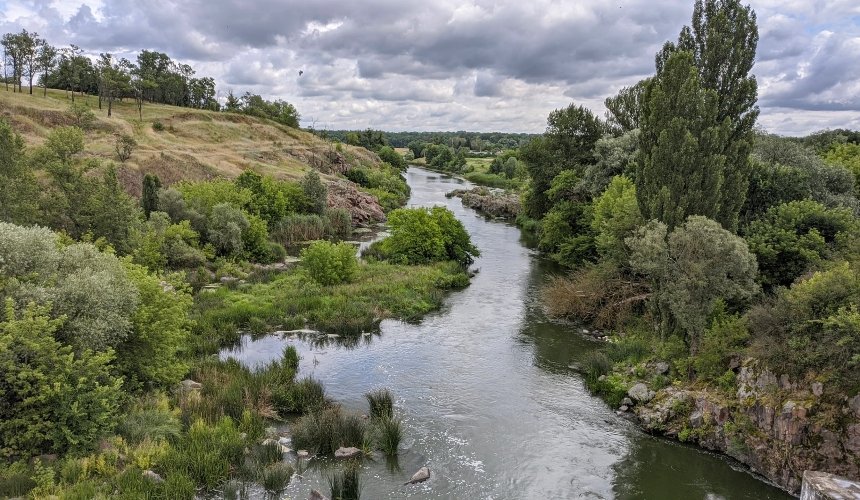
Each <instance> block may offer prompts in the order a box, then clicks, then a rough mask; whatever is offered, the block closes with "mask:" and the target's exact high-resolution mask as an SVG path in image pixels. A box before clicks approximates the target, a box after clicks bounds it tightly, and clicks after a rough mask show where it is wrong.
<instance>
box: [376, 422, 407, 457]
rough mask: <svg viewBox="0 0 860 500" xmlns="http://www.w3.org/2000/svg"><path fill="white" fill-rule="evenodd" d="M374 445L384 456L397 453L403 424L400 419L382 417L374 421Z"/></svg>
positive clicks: (401, 437)
mask: <svg viewBox="0 0 860 500" xmlns="http://www.w3.org/2000/svg"><path fill="white" fill-rule="evenodd" d="M375 426H376V446H377V447H379V449H380V450H382V452H383V453H385V455H386V456H389V457H393V456H395V455H397V452H398V447H399V446H400V441H401V439H403V426H402V422H401V420H400V419H395V418H382V419H379V420H378V421H377V422H376V423H375Z"/></svg>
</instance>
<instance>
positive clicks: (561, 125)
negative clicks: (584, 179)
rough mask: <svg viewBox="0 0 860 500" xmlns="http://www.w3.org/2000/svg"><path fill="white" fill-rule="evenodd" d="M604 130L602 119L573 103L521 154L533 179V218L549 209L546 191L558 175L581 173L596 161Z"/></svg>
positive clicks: (555, 113)
mask: <svg viewBox="0 0 860 500" xmlns="http://www.w3.org/2000/svg"><path fill="white" fill-rule="evenodd" d="M603 129H604V127H603V124H602V123H601V122H600V119H599V118H597V117H596V116H595V115H594V113H592V112H591V111H590V110H589V109H587V108H585V107H583V106H577V105H575V104H571V105H570V106H568V107H566V108H564V109H557V110H555V111H553V112H551V113H550V114H549V117H548V118H547V129H546V132H545V133H544V135H543V136H542V137H540V138H538V139H535V140H533V141H531V142H530V143H529V144H528V145H526V146H525V147H523V148H522V149H521V153H520V159H521V160H523V161H524V162H525V163H526V168H527V169H528V172H529V175H530V176H531V179H532V185H531V193H530V197H529V204H528V206H526V207H525V208H526V211H527V213H528V215H529V216H530V217H533V218H538V219H539V218H541V217H543V215H544V214H545V213H546V212H547V211H548V210H549V208H550V203H549V200H548V199H547V197H546V194H545V192H546V191H547V190H548V189H549V188H550V185H551V183H552V180H553V179H554V178H555V176H556V175H558V174H559V173H561V172H562V171H564V170H575V171H577V172H578V173H579V174H581V173H582V170H583V169H584V168H585V166H586V165H588V164H590V163H592V162H593V161H594V144H595V143H596V142H597V140H598V139H600V137H601V136H602V135H603Z"/></svg>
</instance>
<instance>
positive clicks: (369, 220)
mask: <svg viewBox="0 0 860 500" xmlns="http://www.w3.org/2000/svg"><path fill="white" fill-rule="evenodd" d="M327 202H328V206H329V208H343V209H345V210H347V211H349V213H350V215H351V216H352V225H353V226H356V227H364V226H368V225H371V224H373V223H376V222H382V221H384V220H385V212H383V210H382V206H380V205H379V200H377V199H376V197H375V196H373V195H372V194H368V193H365V192H363V191H359V190H358V189H357V188H356V187H355V186H353V185H351V184H348V183H346V182H334V183H331V184H329V185H328V199H327Z"/></svg>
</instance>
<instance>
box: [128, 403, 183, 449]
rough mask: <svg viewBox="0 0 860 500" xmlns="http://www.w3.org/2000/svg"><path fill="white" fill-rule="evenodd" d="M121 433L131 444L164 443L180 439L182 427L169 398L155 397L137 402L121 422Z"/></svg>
mask: <svg viewBox="0 0 860 500" xmlns="http://www.w3.org/2000/svg"><path fill="white" fill-rule="evenodd" d="M118 431H119V433H120V435H121V436H123V437H124V438H125V439H126V440H127V441H128V442H129V443H132V444H136V443H140V442H142V441H144V440H147V439H148V440H150V441H162V440H166V439H176V438H178V437H179V435H180V433H181V431H182V426H181V425H180V423H179V420H178V419H177V418H176V412H174V411H172V410H171V409H170V406H169V404H168V401H167V398H166V397H163V396H158V395H153V396H148V397H145V398H142V399H140V400H138V401H136V402H135V403H134V404H133V405H132V406H131V409H130V410H129V412H128V414H126V416H125V418H124V419H123V420H122V422H120V425H119V429H118Z"/></svg>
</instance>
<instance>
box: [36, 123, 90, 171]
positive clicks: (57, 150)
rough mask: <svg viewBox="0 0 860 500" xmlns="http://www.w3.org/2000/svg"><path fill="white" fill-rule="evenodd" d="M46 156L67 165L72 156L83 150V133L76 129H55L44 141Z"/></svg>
mask: <svg viewBox="0 0 860 500" xmlns="http://www.w3.org/2000/svg"><path fill="white" fill-rule="evenodd" d="M45 149H46V150H47V152H48V154H49V155H51V156H52V157H54V158H56V159H57V160H58V161H60V162H61V163H68V162H69V161H70V160H71V159H72V156H74V155H76V154H78V153H80V152H81V151H83V150H84V131H83V130H81V129H79V128H78V127H57V128H55V129H52V130H51V131H50V132H49V133H48V137H47V138H46V139H45Z"/></svg>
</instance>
